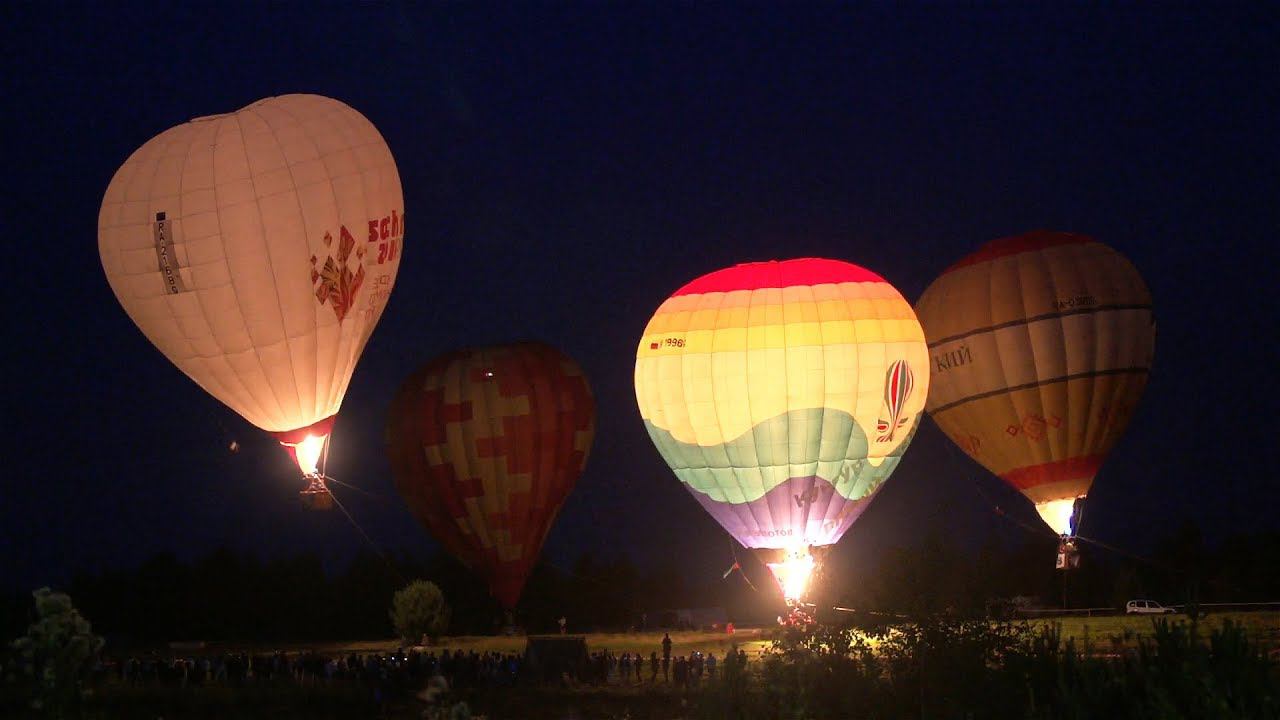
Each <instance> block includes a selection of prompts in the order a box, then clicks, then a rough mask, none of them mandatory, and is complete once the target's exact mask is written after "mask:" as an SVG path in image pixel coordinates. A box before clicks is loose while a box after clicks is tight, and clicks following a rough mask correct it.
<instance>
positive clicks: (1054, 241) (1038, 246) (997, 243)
mask: <svg viewBox="0 0 1280 720" xmlns="http://www.w3.org/2000/svg"><path fill="white" fill-rule="evenodd" d="M1091 242H1097V241H1096V240H1094V239H1093V238H1091V237H1089V236H1088V235H1078V234H1076V233H1066V232H1056V231H1053V230H1032V231H1031V232H1029V233H1023V234H1022V235H1014V236H1013V237H1005V238H999V239H997V240H992V241H991V242H989V243H987V244H986V245H983V246H982V247H980V248H978V249H977V250H975V251H973V252H972V253H970V254H969V255H966V256H964V257H962V258H960V260H958V261H957V262H956V263H955V264H954V265H952V266H951V267H949V268H947V269H946V270H944V271H943V274H944V275H945V274H946V273H949V272H951V271H952V270H959V269H960V268H962V267H966V266H968V265H977V264H978V263H981V262H987V261H988V260H995V259H996V258H1000V257H1005V256H1006V255H1017V254H1018V253H1023V252H1028V251H1030V250H1043V249H1044V248H1047V247H1053V246H1055V245H1083V244H1085V243H1091Z"/></svg>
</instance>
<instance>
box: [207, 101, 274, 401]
mask: <svg viewBox="0 0 1280 720" xmlns="http://www.w3.org/2000/svg"><path fill="white" fill-rule="evenodd" d="M232 117H233V115H229V116H227V117H224V118H222V119H221V120H219V121H218V127H217V130H216V131H215V132H214V134H213V140H214V147H217V143H218V135H219V134H220V133H221V132H222V130H223V128H224V127H225V126H226V124H227V121H228V120H230V119H231V118H232ZM213 160H214V162H213V163H212V167H213V207H214V216H215V217H216V218H217V221H218V244H219V245H220V246H221V247H220V249H221V255H222V263H223V266H224V267H225V268H226V270H227V281H228V282H229V283H230V285H231V294H232V296H233V297H234V298H235V301H236V303H235V305H236V313H238V314H239V315H240V327H241V328H242V329H243V330H244V334H245V337H247V338H248V339H249V347H250V348H251V349H252V350H253V354H254V357H256V358H258V369H259V370H260V371H262V373H263V379H265V376H266V371H265V370H263V369H262V358H261V356H260V355H259V354H258V348H257V346H256V345H255V344H254V342H253V336H252V335H251V334H250V333H249V321H248V318H246V317H245V313H244V308H242V307H240V292H239V288H238V287H237V286H236V274H235V273H234V272H232V271H231V261H230V260H228V259H227V236H226V233H225V232H224V231H223V229H222V203H220V202H218V163H217V157H216V152H215V153H214V158H213ZM223 360H226V354H225V353H224V354H223ZM227 369H228V370H232V372H231V373H230V374H231V376H232V377H234V378H235V379H236V380H237V381H238V382H239V383H240V387H241V389H242V390H243V391H244V395H245V397H246V398H247V399H248V400H249V401H250V403H251V404H253V405H255V406H257V408H258V410H259V413H258V414H259V415H260V416H270V415H271V412H270V411H269V410H268V409H267V407H266V406H265V405H264V404H263V403H262V401H261V400H259V399H258V398H257V397H255V395H254V393H253V392H252V391H251V390H250V389H249V386H248V385H246V384H245V382H244V380H243V379H241V377H240V374H239V373H237V372H235V371H234V369H232V368H231V363H230V361H227ZM273 399H274V397H273ZM279 404H280V403H279V401H276V411H277V415H276V424H282V423H280V422H279V420H280V418H279V410H280V408H279ZM255 424H256V423H255Z"/></svg>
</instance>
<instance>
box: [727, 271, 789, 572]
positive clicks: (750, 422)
mask: <svg viewBox="0 0 1280 720" xmlns="http://www.w3.org/2000/svg"><path fill="white" fill-rule="evenodd" d="M759 292H762V291H761V290H758V289H750V290H747V291H746V293H747V320H746V323H745V325H746V337H745V338H744V339H745V340H746V352H745V353H743V355H744V363H745V365H746V368H745V370H746V378H745V380H746V382H745V387H744V390H745V394H746V397H747V427H748V429H747V432H749V433H751V452H752V454H754V455H755V457H756V472H758V473H760V487H761V488H762V489H763V488H764V468H763V467H762V466H761V462H760V445H759V443H757V442H756V439H757V437H758V436H757V432H758V428H757V423H756V421H755V413H754V412H753V411H752V410H751V389H752V383H751V358H752V357H754V356H755V353H753V352H752V351H751V307H752V306H753V305H755V302H756V293H759ZM766 314H767V311H766ZM766 320H767V318H766ZM762 330H763V328H762ZM785 409H786V408H783V410H784V411H785ZM766 422H768V421H767V420H766ZM743 434H744V435H745V434H746V433H743ZM738 487H739V490H740V491H741V492H742V494H743V500H744V503H745V504H746V506H747V512H746V513H745V514H743V513H741V512H738V511H737V510H735V511H734V514H736V515H737V516H738V517H739V518H741V519H743V520H746V519H747V518H750V519H751V524H752V525H754V527H748V539H750V538H751V537H752V533H754V535H755V540H752V542H751V544H750V545H748V544H747V543H742V544H743V546H744V547H755V543H756V542H758V541H760V540H763V538H764V535H763V533H764V532H766V531H765V525H764V524H762V523H761V522H760V518H759V517H758V516H757V515H756V511H755V508H753V507H752V506H751V503H750V502H746V492H745V488H743V487H742V484H741V483H739V485H738ZM765 494H768V490H765ZM763 498H764V496H763V495H762V496H761V499H763ZM764 505H765V506H766V509H767V506H768V500H765V502H764ZM743 524H744V525H745V524H746V523H745V522H744V523H743Z"/></svg>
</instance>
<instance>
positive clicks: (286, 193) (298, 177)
mask: <svg viewBox="0 0 1280 720" xmlns="http://www.w3.org/2000/svg"><path fill="white" fill-rule="evenodd" d="M403 237H404V200H403V198H402V195H401V190H400V176H399V173H398V172H397V170H396V164H395V160H394V159H393V158H392V156H391V150H390V149H389V148H388V147H387V143H386V141H384V140H383V139H382V136H381V135H380V134H379V133H378V130H377V129H376V128H374V126H373V125H372V124H371V123H370V122H369V121H368V120H367V119H365V117H364V116H363V115H361V114H360V113H359V112H357V111H355V110H353V109H352V108H350V107H348V106H347V105H344V104H343V103H341V102H338V101H337V100H332V99H330V98H326V97H321V96H318V95H284V96H281V97H273V98H267V99H265V100H260V101H258V102H255V103H253V104H251V105H249V106H247V107H244V108H242V109H240V110H238V111H236V112H234V113H227V114H224V115H212V116H208V117H202V118H197V119H195V120H192V121H190V122H188V123H184V124H182V125H178V126H176V127H173V128H170V129H169V130H166V131H165V132H163V133H160V134H159V135H157V136H156V137H154V138H152V139H151V140H150V141H148V142H147V143H146V144H144V145H143V146H142V147H140V148H138V150H137V151H135V152H134V153H133V154H132V155H131V156H130V157H129V159H128V160H126V161H125V163H124V165H123V166H121V167H120V169H119V170H118V171H116V174H115V177H113V178H112V180H111V184H110V185H109V186H108V187H107V192H106V195H105V196H104V197H103V200H102V210H101V212H100V214H99V218H98V250H99V252H100V254H101V256H102V267H103V269H104V270H105V271H106V275H107V280H108V282H109V283H110V284H111V289H112V291H113V292H115V295H116V298H117V299H119V301H120V304H121V305H122V306H124V309H125V312H127V313H128V314H129V317H130V318H132V319H133V321H134V322H135V323H136V324H137V325H138V327H139V329H141V330H142V332H143V334H145V335H146V336H147V339H148V340H150V341H151V342H152V343H153V344H154V345H155V346H156V347H157V348H158V349H159V350H160V352H162V353H164V355H165V356H166V357H167V358H169V360H171V361H172V362H173V363H174V364H175V365H177V366H178V368H179V369H180V370H182V372H184V373H186V374H187V376H188V377H190V378H191V379H192V380H194V381H195V382H196V383H197V384H198V385H200V387H202V388H204V389H205V390H206V391H208V392H209V394H211V395H213V396H214V397H215V398H217V399H218V400H220V401H222V402H223V403H225V404H226V405H227V406H229V407H230V408H231V409H233V410H235V411H236V412H238V413H240V415H242V416H244V418H245V419H246V420H248V421H249V422H251V423H253V424H254V425H257V426H258V427H260V428H262V429H263V430H266V431H268V432H271V433H273V434H275V435H276V436H277V437H278V438H279V439H280V441H281V443H282V444H284V445H285V446H286V448H287V449H288V450H289V452H290V454H291V455H293V456H294V458H295V460H296V461H297V463H298V467H299V468H300V469H301V471H302V473H303V474H304V475H305V476H306V478H307V479H308V481H309V484H308V490H307V491H304V499H309V500H311V501H312V503H313V505H318V506H326V505H328V503H330V502H332V498H331V497H330V496H329V495H328V492H327V490H326V489H325V487H324V475H323V466H322V462H323V455H324V451H325V447H326V444H327V441H328V437H329V432H330V428H331V427H332V424H333V419H334V416H335V414H336V413H337V412H338V408H339V407H340V406H341V405H342V398H343V395H344V394H345V393H346V391H347V384H348V382H349V381H350V380H351V373H352V370H353V369H354V368H355V365H356V361H357V360H358V359H359V358H360V353H361V351H362V350H363V349H364V346H365V343H366V342H367V341H368V340H369V335H370V333H372V332H373V328H374V326H375V325H376V324H377V322H378V318H379V317H381V315H382V311H383V310H384V309H385V308H386V304H387V298H388V296H389V295H390V293H391V288H392V286H393V285H394V283H395V277H396V270H397V268H399V266H400V250H401V247H402V243H403Z"/></svg>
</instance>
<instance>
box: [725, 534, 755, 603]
mask: <svg viewBox="0 0 1280 720" xmlns="http://www.w3.org/2000/svg"><path fill="white" fill-rule="evenodd" d="M733 545H734V543H733V538H729V554H730V555H732V556H733V564H732V565H730V566H729V569H728V570H726V571H725V572H724V577H722V578H720V579H721V580H728V579H729V576H730V575H731V574H733V571H734V570H737V571H738V574H739V575H741V576H742V580H743V582H745V583H746V584H747V587H749V588H751V590H752V592H760V591H759V590H757V589H756V586H755V584H754V583H752V582H751V578H749V577H747V573H746V572H744V571H743V569H742V563H740V562H738V549H737V548H736V547H734V546H733Z"/></svg>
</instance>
